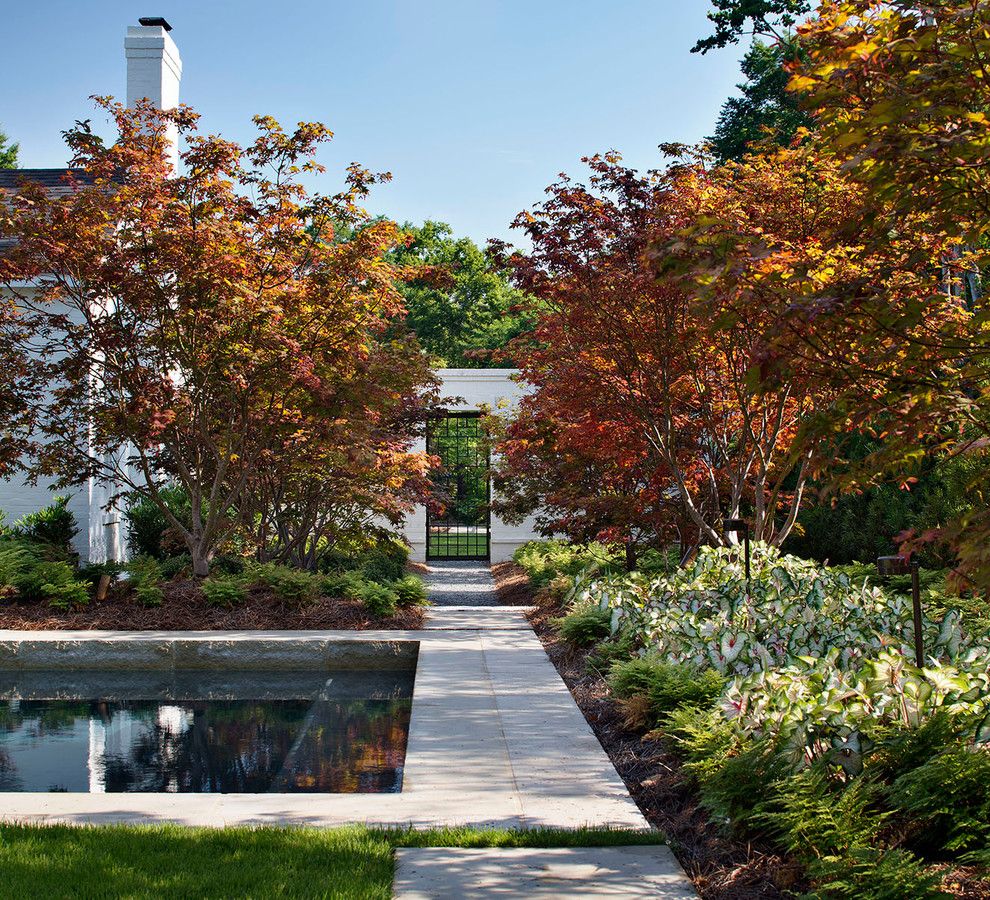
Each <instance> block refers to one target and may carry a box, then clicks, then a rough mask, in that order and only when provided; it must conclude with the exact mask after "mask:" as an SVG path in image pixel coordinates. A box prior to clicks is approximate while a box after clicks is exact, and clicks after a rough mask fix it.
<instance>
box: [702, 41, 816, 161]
mask: <svg viewBox="0 0 990 900" xmlns="http://www.w3.org/2000/svg"><path fill="white" fill-rule="evenodd" d="M797 52H798V50H797V45H796V44H795V42H794V41H793V40H791V39H787V40H784V41H781V42H777V43H773V44H765V43H763V42H762V41H755V42H754V43H753V46H752V47H751V48H750V49H749V51H748V52H747V53H746V55H745V56H744V57H743V59H742V64H741V68H742V73H743V76H744V77H745V80H744V81H743V82H742V83H740V84H739V85H737V87H738V88H739V90H740V91H741V92H742V96H741V97H730V98H729V99H728V100H726V101H725V103H723V104H722V111H721V112H720V113H719V117H718V122H717V123H716V125H715V134H714V135H712V137H710V138H709V141H710V143H711V145H712V149H713V150H714V152H715V156H716V157H717V159H718V161H719V162H725V161H726V160H730V159H734V160H739V159H742V157H743V155H744V154H745V153H746V151H747V149H748V147H749V145H750V144H752V143H753V142H754V141H759V140H762V139H764V138H765V137H766V136H767V129H769V130H770V131H771V132H772V133H773V136H774V138H775V139H776V141H777V142H778V143H780V144H784V145H786V144H789V143H790V142H791V139H792V138H793V137H794V135H795V133H796V132H797V130H798V129H799V128H810V127H811V126H812V120H811V118H810V117H809V116H808V115H806V114H805V113H804V112H803V111H802V110H801V108H800V106H799V101H798V95H797V94H795V93H794V92H793V91H788V90H787V82H788V80H789V79H790V75H789V73H788V72H787V71H785V69H784V65H785V63H786V62H788V61H789V60H791V59H793V58H795V56H796V55H797Z"/></svg>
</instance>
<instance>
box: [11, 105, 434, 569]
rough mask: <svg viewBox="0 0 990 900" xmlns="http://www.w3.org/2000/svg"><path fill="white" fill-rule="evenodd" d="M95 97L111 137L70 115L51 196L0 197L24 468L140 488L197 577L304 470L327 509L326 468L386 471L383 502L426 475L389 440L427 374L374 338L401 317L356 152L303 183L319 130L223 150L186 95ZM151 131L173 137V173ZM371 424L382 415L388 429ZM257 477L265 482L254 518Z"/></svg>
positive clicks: (314, 166) (270, 133)
mask: <svg viewBox="0 0 990 900" xmlns="http://www.w3.org/2000/svg"><path fill="white" fill-rule="evenodd" d="M98 103H99V106H100V107H101V108H102V109H103V110H105V111H107V112H108V113H109V115H110V116H111V118H112V120H113V122H114V124H115V126H116V131H117V134H116V137H115V140H114V141H113V142H112V143H104V142H103V141H102V140H100V139H99V138H98V137H97V136H96V135H95V134H94V133H93V132H92V130H91V129H90V127H89V126H88V124H86V123H82V124H80V125H77V127H76V128H74V129H71V130H70V131H68V132H66V140H67V142H68V145H69V147H70V148H71V151H72V154H73V159H72V162H71V165H72V170H71V171H72V173H73V174H72V175H70V176H67V180H68V184H67V187H68V190H65V191H59V192H54V193H53V192H46V191H45V190H44V189H42V188H41V187H40V186H37V185H32V184H25V185H24V186H23V187H22V188H21V189H20V190H19V191H18V192H17V193H16V194H15V195H13V196H12V197H9V198H8V199H7V201H6V202H5V204H4V206H3V207H2V211H0V233H2V235H3V236H4V237H10V238H13V239H15V241H16V247H15V249H14V250H13V251H12V252H11V253H10V254H9V255H8V256H7V257H5V258H4V259H3V261H2V264H0V265H2V270H0V279H2V281H3V282H4V283H6V284H7V286H8V288H9V289H10V290H11V291H12V292H13V293H14V294H15V296H16V302H17V305H18V307H19V309H20V310H21V311H22V313H23V315H24V317H25V320H26V321H27V322H28V323H29V324H30V335H31V339H30V342H29V346H28V347H27V349H29V350H30V351H31V352H32V353H33V354H34V355H35V359H36V360H37V361H38V364H37V366H36V374H37V376H38V379H39V380H40V381H42V382H43V383H45V384H46V385H47V387H48V391H47V395H46V400H45V401H44V402H42V403H41V404H40V405H39V407H38V409H37V413H38V421H39V427H40V429H41V433H42V436H43V443H42V450H41V453H40V456H39V459H38V463H37V467H36V470H37V471H39V472H50V473H54V474H56V475H58V476H59V478H60V479H61V480H62V481H63V482H64V483H78V482H80V481H82V480H83V479H85V478H87V477H94V478H97V479H99V480H101V481H104V482H106V483H109V484H110V485H112V486H114V488H115V489H116V490H117V491H118V492H119V493H122V494H129V495H132V496H133V495H137V496H140V497H144V498H147V499H149V500H151V501H152V502H153V503H155V504H157V505H158V506H159V508H160V509H161V510H162V513H163V514H164V515H165V517H166V519H167V520H168V522H169V523H170V525H171V527H172V528H173V529H174V530H175V532H176V533H177V534H178V535H180V536H181V538H182V541H183V542H184V543H185V546H186V547H187V549H188V551H189V553H190V555H191V557H192V561H193V569H194V571H195V572H196V574H197V575H205V574H206V573H207V572H208V570H209V564H210V559H211V557H212V555H213V554H214V552H215V550H216V548H217V546H218V545H219V544H220V543H221V542H222V541H223V540H224V539H225V538H227V537H228V536H229V535H230V534H232V533H233V532H234V531H235V529H238V528H241V527H244V526H245V525H246V524H247V525H250V526H257V530H258V532H257V534H256V539H258V540H259V541H260V542H261V543H265V542H267V540H268V533H267V531H266V530H265V529H266V528H267V525H266V524H265V523H266V522H268V521H270V520H271V519H272V518H273V517H274V518H275V519H278V518H279V517H280V516H281V517H282V519H283V522H284V520H285V516H282V513H283V512H284V511H285V509H289V508H291V504H294V503H300V502H302V500H301V499H300V498H303V497H308V498H309V499H310V500H312V496H311V495H310V494H308V493H307V492H309V491H310V490H311V489H313V486H314V484H316V483H319V484H321V485H322V489H321V490H317V494H318V495H319V496H318V497H317V503H318V505H322V507H323V508H324V510H327V509H330V508H332V507H333V505H334V503H336V502H337V500H338V499H339V498H338V497H337V496H336V495H335V493H334V491H335V490H336V487H335V486H337V485H339V484H340V483H341V482H342V481H346V476H345V475H343V474H342V473H343V472H344V471H345V470H346V472H347V474H348V475H349V476H351V477H357V478H360V479H363V480H364V483H365V485H366V487H367V486H368V485H369V484H371V483H373V482H375V481H376V479H377V480H378V481H379V482H380V483H382V484H384V485H386V486H387V487H388V488H389V489H390V500H389V504H396V503H398V504H401V503H403V502H405V500H406V499H409V500H411V499H412V498H413V497H415V496H418V494H417V493H416V490H418V488H417V489H416V490H414V491H413V493H412V494H409V495H408V497H407V498H406V497H404V492H405V491H406V487H405V485H406V484H407V483H408V484H409V485H410V487H413V486H414V485H415V484H416V483H417V482H418V479H419V478H420V475H421V472H422V467H423V460H422V458H421V457H420V456H418V455H416V454H409V453H407V450H408V448H409V446H410V444H411V440H412V438H413V435H414V433H415V427H414V425H413V424H412V423H413V421H414V420H415V419H416V415H415V411H417V410H419V411H421V410H422V407H423V405H424V403H425V400H426V399H427V393H428V391H429V389H430V386H431V376H430V374H429V371H428V367H427V364H426V361H425V359H424V358H423V356H422V354H421V353H420V351H419V349H418V347H417V346H416V344H415V342H414V341H406V340H393V339H392V338H389V339H388V340H384V339H383V335H385V334H386V332H388V333H390V334H394V333H395V326H396V323H397V322H400V321H401V317H402V304H401V297H400V296H399V294H398V292H397V289H396V286H395V285H396V279H397V277H398V275H399V274H400V273H399V272H397V271H396V269H395V267H394V266H393V265H392V264H391V263H389V262H388V260H387V258H386V256H387V253H388V251H389V250H390V249H391V248H392V247H393V246H394V244H395V242H396V240H397V228H396V226H395V225H394V224H393V223H391V222H387V221H383V220H378V219H374V220H372V219H371V218H370V217H369V216H368V215H367V214H366V213H365V212H364V211H363V210H362V208H361V205H360V204H361V202H362V199H363V198H364V197H365V195H366V194H367V192H368V190H369V188H370V186H371V185H372V184H373V183H374V182H375V181H377V180H380V177H379V176H374V175H372V174H370V173H369V172H367V171H365V170H364V169H362V168H360V167H358V166H356V165H354V166H351V167H350V168H349V169H348V171H347V174H346V178H345V186H344V188H343V190H342V191H340V192H339V193H336V194H333V195H321V194H315V193H310V192H308V191H307V190H306V189H305V188H304V187H303V186H302V184H301V181H300V176H303V175H312V174H315V173H318V172H320V171H322V167H321V166H320V165H319V164H318V163H317V162H316V161H315V158H314V157H315V153H316V152H317V150H318V149H319V147H320V145H321V144H323V143H324V142H325V141H327V140H328V139H329V138H330V137H331V135H330V132H329V131H328V130H327V128H326V127H324V126H323V125H319V124H310V123H302V124H300V125H299V126H298V127H297V128H296V129H295V130H293V131H285V130H283V129H282V128H281V127H280V126H279V125H278V123H277V122H275V121H274V120H273V119H271V118H266V117H257V118H256V119H255V123H256V125H257V127H258V137H257V139H256V140H255V141H254V142H253V143H252V144H251V145H250V146H247V147H243V148H242V147H240V146H238V145H236V144H234V143H231V142H229V141H226V140H224V139H222V138H220V137H217V136H214V135H203V134H201V133H200V132H199V131H198V128H197V116H196V115H195V113H194V112H192V111H191V110H190V109H188V108H186V107H182V108H179V109H177V110H173V111H168V112H161V111H159V110H155V109H153V108H152V107H150V106H149V105H146V104H144V105H141V106H140V107H139V108H138V109H136V110H128V109H125V108H123V107H122V106H120V105H118V104H116V103H114V102H112V101H111V100H109V99H101V100H99V101H98ZM170 123H174V125H175V126H176V127H177V130H178V133H179V140H180V143H181V144H182V145H184V147H183V150H182V153H181V166H180V171H178V172H175V171H173V170H172V169H171V168H170V166H169V164H168V160H167V156H166V153H165V149H166V141H167V137H166V134H167V130H168V126H169V124H170ZM340 235H346V237H345V238H342V237H340ZM26 281H33V282H34V283H35V284H36V285H38V288H37V290H36V291H26V290H23V289H20V288H19V287H18V285H19V284H23V283H25V282H26ZM383 356H384V357H387V361H386V362H383V361H382V357H383ZM396 409H402V410H403V415H402V416H397V415H396V414H395V412H394V411H395V410H396ZM380 423H381V426H380ZM384 423H387V424H388V425H389V426H392V425H396V426H400V425H401V427H399V429H398V430H397V431H395V432H394V433H393V434H391V436H389V437H388V438H386V437H385V436H384V435H383V433H382V427H384ZM370 435H374V440H372V441H371V442H370V443H369V444H362V441H364V440H365V439H366V438H368V437H369V436H370ZM331 469H332V471H333V473H334V474H333V476H331V475H330V474H328V472H329V470H331ZM276 473H277V475H278V478H279V479H280V485H279V491H280V492H281V493H279V492H271V491H270V492H269V493H268V494H267V495H265V499H266V502H268V503H269V504H270V505H269V507H268V508H266V509H265V510H259V509H258V502H259V497H261V496H262V495H261V493H260V492H261V490H262V488H261V485H262V484H264V483H265V482H266V481H269V482H270V479H271V478H272V477H273V476H274V475H275V474H276ZM407 476H408V477H407ZM320 478H325V480H324V481H322V482H321V481H319V479H320ZM165 482H173V483H177V484H178V485H180V486H181V487H182V488H184V489H185V491H186V492H187V494H188V497H189V502H190V509H191V517H190V519H189V521H182V520H180V519H179V518H178V517H177V516H176V515H175V514H173V512H172V511H171V510H170V508H169V506H168V504H167V503H165V502H164V500H163V498H162V496H161V486H162V484H164V483H165ZM321 491H322V492H321ZM276 494H277V496H276ZM287 496H288V497H291V498H293V499H292V500H291V501H287V500H286V497H287ZM287 502H288V503H289V506H288V507H283V508H281V509H280V508H279V507H278V504H284V503H287ZM248 509H251V510H253V511H254V513H256V514H257V515H254V514H252V515H251V516H245V515H242V514H241V512H242V511H246V510H248ZM248 520H250V521H248ZM259 522H260V523H261V524H259ZM283 531H285V529H283ZM289 531H291V532H292V533H291V534H289V533H283V534H281V535H280V536H279V537H278V539H277V541H276V544H277V545H278V549H277V552H279V553H285V554H291V553H295V554H297V555H298V556H300V557H301V556H304V555H305V553H304V551H303V549H302V547H301V546H300V544H301V543H302V544H304V543H306V542H307V541H314V540H318V539H320V538H321V537H324V536H325V535H326V534H327V533H328V525H327V523H326V521H325V515H324V514H323V513H318V514H316V515H315V516H314V515H312V514H309V515H307V516H303V517H302V521H301V522H298V523H297V524H296V525H295V526H294V527H293V528H291V529H289Z"/></svg>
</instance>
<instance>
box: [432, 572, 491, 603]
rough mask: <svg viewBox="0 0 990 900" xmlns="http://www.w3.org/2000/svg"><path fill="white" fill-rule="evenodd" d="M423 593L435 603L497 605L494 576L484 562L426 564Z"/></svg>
mask: <svg viewBox="0 0 990 900" xmlns="http://www.w3.org/2000/svg"><path fill="white" fill-rule="evenodd" d="M426 594H427V599H428V600H429V601H430V603H433V604H435V605H436V606H498V597H497V596H496V594H495V579H494V578H492V570H491V566H489V565H488V563H485V562H470V561H467V562H459V561H458V562H455V561H437V562H430V563H428V564H427V574H426Z"/></svg>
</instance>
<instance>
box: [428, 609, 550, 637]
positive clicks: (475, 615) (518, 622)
mask: <svg viewBox="0 0 990 900" xmlns="http://www.w3.org/2000/svg"><path fill="white" fill-rule="evenodd" d="M534 609H536V607H535V606H431V607H429V608H428V609H427V611H426V622H425V623H424V625H423V628H425V629H427V630H428V631H478V630H483V631H488V630H491V629H506V628H513V629H521V630H522V631H532V628H533V627H532V625H530V624H529V621H528V620H527V618H526V614H527V613H528V612H531V611H532V610H534Z"/></svg>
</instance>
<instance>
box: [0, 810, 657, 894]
mask: <svg viewBox="0 0 990 900" xmlns="http://www.w3.org/2000/svg"><path fill="white" fill-rule="evenodd" d="M660 843H663V839H662V836H661V835H659V834H658V833H655V832H651V833H644V832H628V831H601V830H585V831H556V830H535V831H508V830H472V829H466V828H464V829H436V830H431V831H397V830H391V831H387V830H379V829H370V828H362V827H356V826H355V827H347V828H332V829H326V830H323V829H314V828H226V829H214V828H185V827H182V826H178V825H152V826H128V825H108V826H80V827H73V826H66V825H48V826H45V825H43V826H32V825H0V873H2V885H3V886H2V888H0V893H2V895H3V896H5V897H40V898H48V897H135V898H137V897H148V898H152V897H153V898H156V900H159V898H168V897H235V896H236V897H327V898H352V897H353V898H372V900H373V898H381V900H388V898H389V897H390V896H391V891H392V874H393V857H392V851H393V849H394V848H395V847H605V846H625V845H631V844H660Z"/></svg>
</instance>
